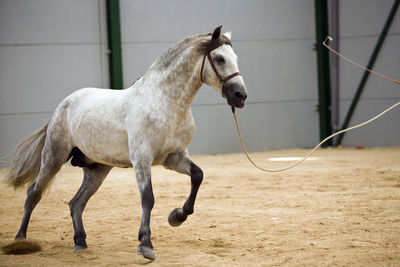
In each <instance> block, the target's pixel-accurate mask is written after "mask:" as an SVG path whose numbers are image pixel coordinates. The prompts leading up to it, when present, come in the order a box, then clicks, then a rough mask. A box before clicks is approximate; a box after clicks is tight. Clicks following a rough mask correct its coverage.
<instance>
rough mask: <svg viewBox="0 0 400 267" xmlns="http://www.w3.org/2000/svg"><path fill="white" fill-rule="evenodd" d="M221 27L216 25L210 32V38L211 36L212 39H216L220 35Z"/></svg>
mask: <svg viewBox="0 0 400 267" xmlns="http://www.w3.org/2000/svg"><path fill="white" fill-rule="evenodd" d="M221 28H222V25H221V26H219V27H217V28H215V30H214V32H213V34H212V38H211V39H212V40H216V39H218V38H219V36H220V35H221Z"/></svg>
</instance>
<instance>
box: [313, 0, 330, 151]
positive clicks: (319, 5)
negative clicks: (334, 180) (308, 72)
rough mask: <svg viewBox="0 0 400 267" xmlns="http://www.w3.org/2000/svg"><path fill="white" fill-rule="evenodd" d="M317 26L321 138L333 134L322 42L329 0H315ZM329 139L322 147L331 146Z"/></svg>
mask: <svg viewBox="0 0 400 267" xmlns="http://www.w3.org/2000/svg"><path fill="white" fill-rule="evenodd" d="M315 27H316V41H317V44H316V50H317V69H318V105H319V125H320V131H319V132H320V140H323V139H325V138H326V137H328V136H329V135H331V132H332V129H331V96H330V75H329V54H328V49H326V48H325V47H324V46H322V42H323V41H324V39H325V38H326V36H328V5H327V0H315ZM331 145H332V141H331V140H328V141H327V142H325V143H324V144H323V145H322V147H327V146H331Z"/></svg>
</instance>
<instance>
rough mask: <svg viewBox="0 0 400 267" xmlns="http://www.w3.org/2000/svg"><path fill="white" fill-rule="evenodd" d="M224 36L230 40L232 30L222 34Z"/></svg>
mask: <svg viewBox="0 0 400 267" xmlns="http://www.w3.org/2000/svg"><path fill="white" fill-rule="evenodd" d="M223 35H224V36H225V37H226V38H228V39H229V40H231V38H232V31H229V32H226V33H224V34H223Z"/></svg>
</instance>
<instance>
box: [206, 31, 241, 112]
mask: <svg viewBox="0 0 400 267" xmlns="http://www.w3.org/2000/svg"><path fill="white" fill-rule="evenodd" d="M221 28H222V26H219V27H217V28H216V29H215V30H214V32H213V33H212V35H211V40H207V42H205V43H203V45H202V46H201V47H200V50H201V51H202V52H204V57H203V62H202V66H201V71H200V77H201V81H202V82H204V83H206V84H207V85H209V86H211V87H213V88H214V89H215V90H217V92H219V93H220V94H221V95H222V97H224V98H226V99H227V102H228V104H229V105H230V106H231V107H234V108H242V107H243V106H244V101H245V100H246V98H247V91H246V85H245V84H244V81H243V78H242V76H241V75H240V73H239V67H238V56H237V55H236V54H235V52H234V51H233V48H232V44H231V32H227V33H224V34H221ZM206 59H207V60H206Z"/></svg>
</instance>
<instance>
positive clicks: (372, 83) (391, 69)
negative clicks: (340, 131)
mask: <svg viewBox="0 0 400 267" xmlns="http://www.w3.org/2000/svg"><path fill="white" fill-rule="evenodd" d="M393 2H394V1H392V0H383V1H375V0H365V1H340V5H339V14H340V50H341V52H342V53H343V54H345V55H347V56H349V57H351V58H352V59H353V60H355V61H357V62H359V63H360V64H361V65H363V66H366V65H367V64H368V60H369V59H370V56H371V54H372V51H373V49H374V47H375V44H376V41H377V40H378V37H379V34H380V32H381V30H382V28H383V25H384V24H385V21H386V19H387V16H388V14H389V12H390V9H391V7H392V5H393ZM399 49H400V12H399V10H398V11H397V14H396V16H395V18H394V21H393V23H392V25H391V28H390V30H389V33H388V35H387V37H386V40H385V42H384V44H383V46H382V49H381V51H380V53H379V55H378V58H377V60H376V62H375V66H374V70H375V71H378V72H381V73H383V74H385V75H387V76H390V77H392V78H394V79H397V80H400V50H399ZM339 62H340V65H339V68H340V83H339V84H340V119H341V122H343V120H344V118H345V116H346V113H347V110H348V108H349V106H350V103H351V100H352V99H353V96H354V94H355V92H356V89H357V86H358V85H359V82H360V80H361V77H362V75H363V70H361V69H358V68H357V67H355V66H353V65H351V64H349V63H347V62H345V61H343V60H341V61H339ZM397 101H400V87H399V86H398V85H396V84H394V83H392V82H389V81H387V80H384V79H382V78H379V77H377V76H375V75H370V77H369V80H368V82H367V84H366V86H365V89H364V92H363V94H362V97H361V101H360V102H359V104H358V106H357V108H356V111H355V112H354V115H353V119H352V121H351V123H350V124H351V125H354V124H357V123H360V122H363V121H365V120H367V119H369V118H372V117H374V116H375V115H376V114H378V113H380V112H381V111H383V110H384V109H386V108H387V107H389V106H390V105H393V104H394V103H395V102H397ZM343 145H345V146H354V145H362V146H398V145H400V109H396V110H393V111H391V112H390V113H388V114H386V115H385V116H384V117H382V118H381V119H379V120H377V121H375V122H373V123H372V124H370V125H368V126H366V127H364V128H361V129H359V130H356V131H354V132H349V133H347V134H346V136H345V137H344V139H343Z"/></svg>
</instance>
